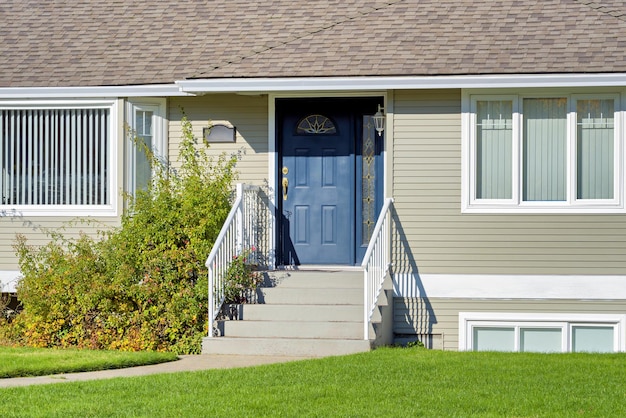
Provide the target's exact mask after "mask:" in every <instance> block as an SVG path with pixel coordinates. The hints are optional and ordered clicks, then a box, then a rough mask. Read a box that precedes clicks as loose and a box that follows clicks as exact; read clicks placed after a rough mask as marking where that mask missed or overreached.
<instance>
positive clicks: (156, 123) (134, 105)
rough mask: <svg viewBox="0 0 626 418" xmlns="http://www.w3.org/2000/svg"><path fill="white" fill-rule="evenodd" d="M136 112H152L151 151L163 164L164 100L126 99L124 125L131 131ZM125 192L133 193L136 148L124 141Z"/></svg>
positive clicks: (165, 137) (165, 154) (165, 148)
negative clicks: (125, 156)
mask: <svg viewBox="0 0 626 418" xmlns="http://www.w3.org/2000/svg"><path fill="white" fill-rule="evenodd" d="M137 111H151V112H153V114H152V117H153V122H152V126H153V129H154V132H153V137H152V150H153V152H154V154H155V156H156V157H157V158H159V159H160V160H162V161H163V162H165V161H167V118H166V99H164V98H145V97H142V98H137V99H128V101H127V102H126V116H125V117H126V125H127V126H128V128H129V129H130V130H131V131H134V130H135V129H136V126H135V113H136V112H137ZM126 144H127V145H126V155H127V158H126V190H127V191H129V192H130V193H134V191H135V188H136V185H135V180H136V175H135V170H136V167H135V154H136V152H137V149H136V147H135V146H134V144H133V142H132V141H126Z"/></svg>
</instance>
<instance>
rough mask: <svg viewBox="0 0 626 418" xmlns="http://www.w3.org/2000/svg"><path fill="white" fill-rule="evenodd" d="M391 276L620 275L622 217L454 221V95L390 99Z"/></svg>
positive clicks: (625, 269)
mask: <svg viewBox="0 0 626 418" xmlns="http://www.w3.org/2000/svg"><path fill="white" fill-rule="evenodd" d="M394 105H395V106H394V120H393V122H394V127H393V129H394V132H393V133H394V143H393V168H392V175H393V197H394V198H395V209H396V212H397V217H396V220H397V222H398V224H397V228H396V231H395V237H394V252H395V256H394V258H395V262H394V268H395V269H396V272H398V273H411V274H415V273H417V271H416V270H417V269H419V273H422V274H423V273H446V274H590V275H594V274H626V215H593V214H589V215H588V214H584V215H583V214H579V215H567V214H550V215H538V214H525V215H499V214H461V109H460V105H461V94H460V91H458V90H452V91H435V90H433V91H402V92H396V93H395V95H394Z"/></svg>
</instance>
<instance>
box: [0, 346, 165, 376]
mask: <svg viewBox="0 0 626 418" xmlns="http://www.w3.org/2000/svg"><path fill="white" fill-rule="evenodd" d="M176 358H177V357H176V355H175V354H172V353H156V352H123V351H96V350H55V349H43V348H25V347H1V346H0V378H7V377H22V376H42V375H49V374H55V373H70V372H84V371H91V370H105V369H119V368H122V367H131V366H140V365H145V364H155V363H162V362H165V361H172V360H175V359H176Z"/></svg>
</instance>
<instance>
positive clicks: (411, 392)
mask: <svg viewBox="0 0 626 418" xmlns="http://www.w3.org/2000/svg"><path fill="white" fill-rule="evenodd" d="M625 377H626V355H624V354H603V355H599V354H530V353H456V352H441V351H428V350H420V349H387V348H385V349H379V350H376V351H373V352H369V353H363V354H357V355H352V356H344V357H332V358H325V359H318V360H306V361H300V362H294V363H285V364H275V365H267V366H258V367H254V368H245V369H231V370H208V371H204V372H194V373H177V374H162V375H154V376H145V377H136V378H124V379H112V380H101V381H92V382H75V383H63V384H55V385H45V386H31V387H21V388H7V389H0V407H2V411H3V412H2V413H3V416H5V417H10V416H20V417H24V416H25V417H29V416H47V417H68V416H69V417H73V416H81V417H89V416H97V417H107V416H138V417H139V416H145V417H148V416H149V417H170V416H185V417H194V416H203V417H204V416H211V417H214V416H215V417H222V416H242V417H250V416H255V417H256V416H272V417H274V416H279V417H301V416H315V417H322V416H350V417H379V416H393V417H419V416H424V417H454V416H462V417H468V416H485V417H500V416H505V417H539V416H546V417H572V416H573V417H578V416H582V417H596V416H597V417H611V416H626V379H625Z"/></svg>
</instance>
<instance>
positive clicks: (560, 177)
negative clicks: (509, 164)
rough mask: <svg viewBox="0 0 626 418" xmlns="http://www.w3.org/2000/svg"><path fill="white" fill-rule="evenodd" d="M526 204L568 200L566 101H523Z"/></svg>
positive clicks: (524, 191)
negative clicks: (529, 202) (528, 202)
mask: <svg viewBox="0 0 626 418" xmlns="http://www.w3.org/2000/svg"><path fill="white" fill-rule="evenodd" d="M523 111H524V137H523V153H524V156H523V178H522V181H523V185H522V191H523V200H524V201H564V200H566V198H567V190H566V189H567V179H566V175H567V163H566V161H567V99H565V98H546V99H524V110H523Z"/></svg>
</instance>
